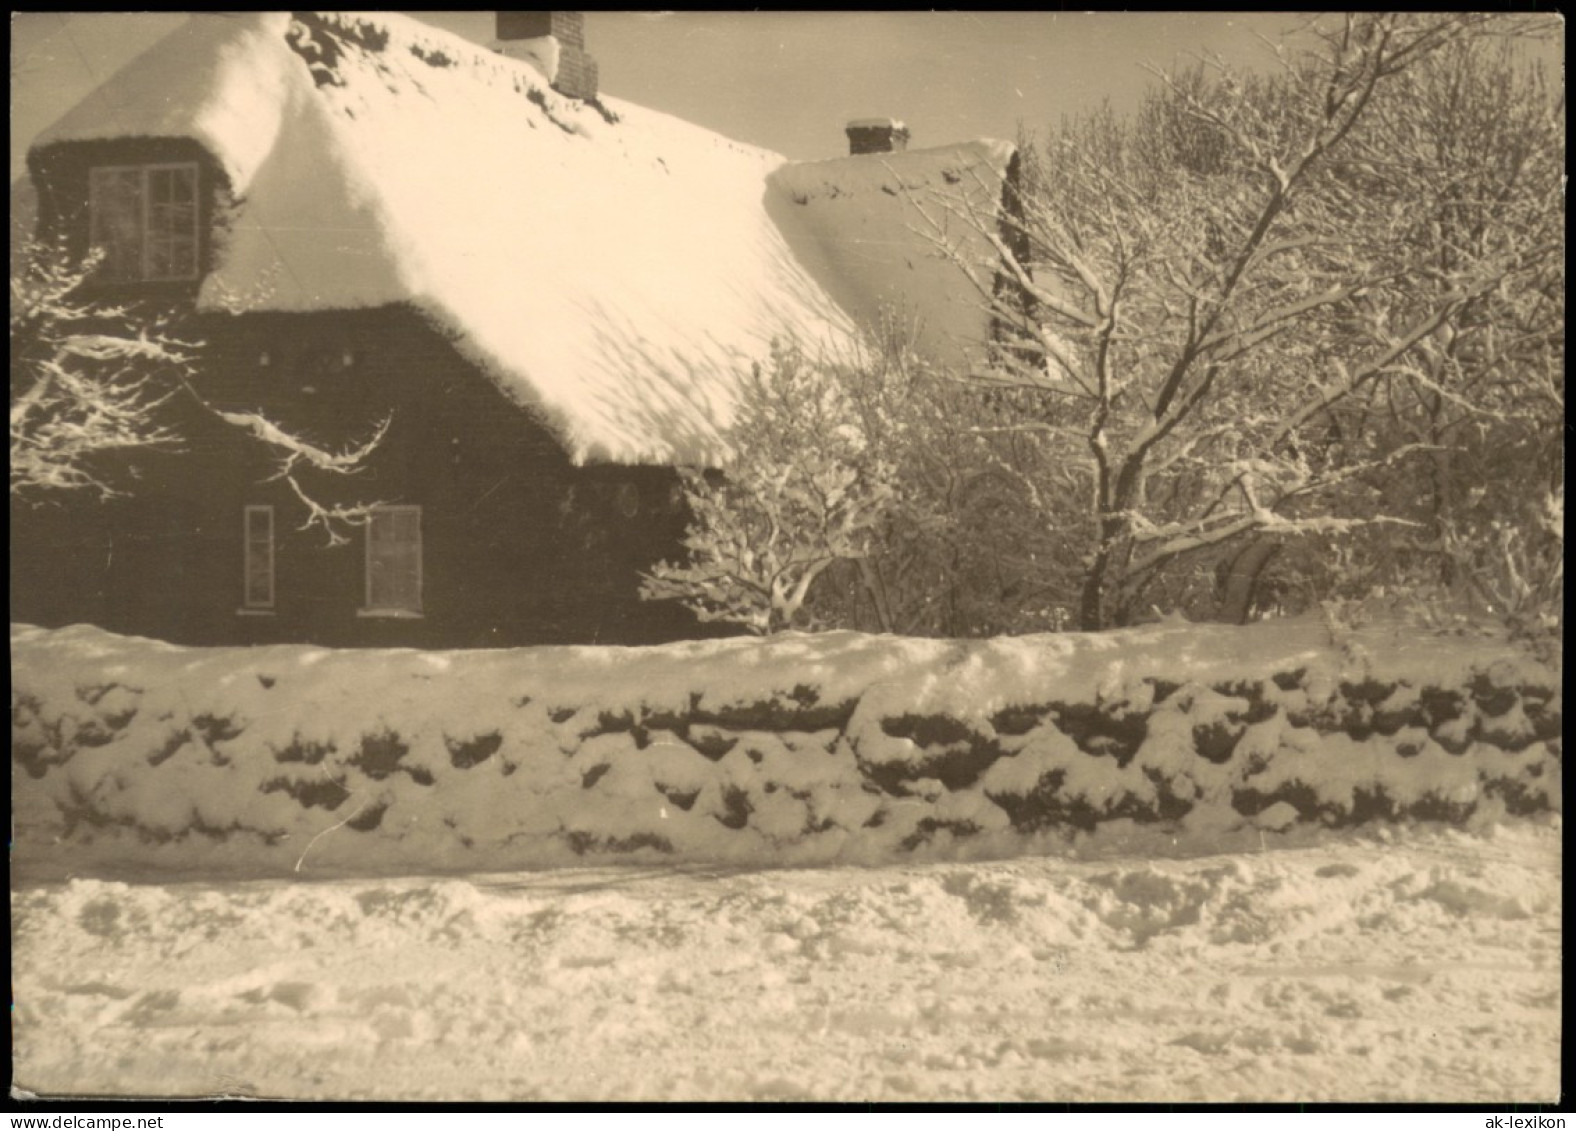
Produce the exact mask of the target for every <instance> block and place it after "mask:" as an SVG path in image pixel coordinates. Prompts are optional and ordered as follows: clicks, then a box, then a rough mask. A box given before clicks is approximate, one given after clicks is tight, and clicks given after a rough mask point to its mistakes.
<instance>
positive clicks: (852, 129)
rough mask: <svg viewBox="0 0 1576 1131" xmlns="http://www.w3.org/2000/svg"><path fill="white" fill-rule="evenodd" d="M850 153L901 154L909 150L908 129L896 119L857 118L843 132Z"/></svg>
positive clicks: (855, 155) (854, 155)
mask: <svg viewBox="0 0 1576 1131" xmlns="http://www.w3.org/2000/svg"><path fill="white" fill-rule="evenodd" d="M843 132H844V133H846V134H847V135H848V153H849V156H851V157H858V156H859V155H860V154H861V153H901V152H902V151H903V150H905V149H907V148H908V127H907V126H905V125H904V124H903V123H902V122H900V121H898V120H897V119H896V118H855V119H854V120H853V121H852V122H849V123H848V126H847V127H846V128H845V129H844V130H843Z"/></svg>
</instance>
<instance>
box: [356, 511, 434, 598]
mask: <svg viewBox="0 0 1576 1131" xmlns="http://www.w3.org/2000/svg"><path fill="white" fill-rule="evenodd" d="M367 605H368V607H369V608H372V609H400V610H403V611H406V612H420V611H421V508H419V507H398V508H394V507H389V508H384V509H380V510H376V511H373V512H372V520H371V523H370V524H369V525H368V527H367Z"/></svg>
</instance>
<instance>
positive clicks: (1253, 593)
mask: <svg viewBox="0 0 1576 1131" xmlns="http://www.w3.org/2000/svg"><path fill="white" fill-rule="evenodd" d="M1280 548H1281V544H1280V543H1279V542H1272V541H1270V540H1268V539H1264V538H1255V539H1253V540H1251V541H1250V542H1248V544H1247V545H1246V546H1244V547H1243V548H1242V549H1241V550H1238V551H1237V553H1236V554H1234V555H1232V557H1231V558H1230V559H1229V560H1228V561H1227V562H1226V565H1225V569H1223V570H1221V571H1220V572H1219V573H1217V574H1216V575H1215V585H1216V592H1217V593H1218V594H1219V595H1220V597H1219V601H1218V603H1217V605H1216V609H1215V619H1216V620H1218V621H1223V622H1225V623H1226V624H1247V623H1248V616H1249V614H1251V613H1252V612H1253V601H1254V598H1255V597H1257V596H1258V588H1259V578H1260V577H1261V576H1263V573H1264V567H1265V566H1267V565H1269V564H1270V562H1271V560H1273V559H1274V557H1275V555H1276V554H1278V553H1279V552H1280Z"/></svg>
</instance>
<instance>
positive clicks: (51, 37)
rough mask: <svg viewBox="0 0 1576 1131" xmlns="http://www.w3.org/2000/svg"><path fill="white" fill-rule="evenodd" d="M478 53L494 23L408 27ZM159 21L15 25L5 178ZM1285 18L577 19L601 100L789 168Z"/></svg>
mask: <svg viewBox="0 0 1576 1131" xmlns="http://www.w3.org/2000/svg"><path fill="white" fill-rule="evenodd" d="M410 14H411V15H414V16H416V17H417V18H419V19H423V20H426V21H428V22H430V23H433V24H436V25H438V26H441V27H445V28H447V29H449V30H451V31H454V32H456V33H458V34H460V35H463V36H465V37H467V38H469V39H472V40H475V41H476V42H479V43H486V42H488V41H490V40H491V38H492V35H493V18H492V13H490V12H413V13H410ZM182 19H184V17H183V16H180V15H174V14H168V13H151V14H150V13H140V14H98V13H94V14H74V15H68V14H64V13H58V12H47V13H21V14H13V16H12V40H11V87H12V91H11V92H12V134H11V175H12V177H13V179H14V178H15V177H16V176H17V175H18V174H19V173H20V172H21V170H22V167H23V166H22V159H23V155H25V153H26V151H27V146H28V144H29V143H30V142H31V140H32V138H33V136H34V135H35V134H37V133H38V131H39V130H41V129H43V128H44V127H45V126H47V125H48V124H49V123H51V122H52V121H54V120H55V119H56V118H58V117H59V116H60V115H61V114H63V113H64V112H65V111H66V110H67V109H69V108H70V106H71V105H72V104H73V103H75V102H76V101H77V100H78V99H80V98H81V97H82V96H83V95H84V94H85V93H86V92H87V91H88V90H90V89H92V88H93V86H95V85H96V84H97V83H99V82H101V81H102V80H103V79H104V78H106V77H108V76H109V75H110V74H112V73H114V71H115V70H116V69H117V68H118V67H119V66H120V65H121V64H122V63H124V62H125V61H126V60H128V59H129V58H131V57H132V56H134V55H135V54H137V53H139V52H141V51H142V50H144V49H146V48H147V47H149V46H151V45H152V44H153V43H155V42H156V41H157V40H158V39H160V38H161V37H162V36H164V35H165V34H166V33H168V32H169V31H170V30H171V29H172V28H174V27H176V26H177V25H178V24H179V23H180V22H181V20H182ZM1300 22H1301V20H1300V18H1299V17H1297V16H1295V15H1287V14H1276V15H1243V14H1241V13H1137V14H1124V13H1094V14H1085V13H1068V12H1038V13H1035V12H968V13H958V12H875V13H872V12H834V13H806V12H764V13H754V12H736V13H725V12H671V13H640V12H590V13H588V14H587V16H586V39H587V44H586V45H587V48H588V49H589V50H590V51H591V53H592V55H594V56H595V57H596V59H597V61H598V63H599V65H600V68H601V78H602V89H603V90H604V91H605V92H607V93H608V94H611V95H615V96H617V97H620V98H624V99H628V100H629V101H631V102H637V103H640V104H641V105H644V106H649V107H652V108H654V109H658V110H665V111H667V112H669V113H672V114H676V115H678V116H679V117H682V118H686V119H688V120H689V121H692V122H696V123H698V124H700V125H703V126H707V127H709V128H711V129H714V130H716V131H717V132H719V133H722V134H725V135H727V136H728V137H732V138H736V139H738V140H740V141H747V142H752V143H754V144H756V145H761V146H765V147H766V148H768V149H774V150H776V151H778V152H779V153H783V154H785V155H787V156H789V157H794V158H802V159H811V158H819V157H834V156H837V155H839V154H841V153H843V152H844V151H845V148H844V147H845V145H846V142H845V139H844V137H843V132H842V127H843V124H844V123H845V122H846V121H847V120H848V119H850V118H863V117H876V116H892V117H897V118H901V119H903V120H904V121H906V122H907V123H908V126H909V128H910V129H911V130H912V132H913V141H912V143H911V144H913V145H914V146H916V147H919V146H925V145H942V144H946V143H947V142H952V141H960V140H964V139H968V138H975V137H1006V138H1011V137H1013V136H1014V134H1015V132H1016V130H1017V128H1018V124H1019V122H1020V121H1021V122H1023V123H1025V124H1027V125H1029V126H1031V127H1036V128H1038V127H1043V126H1045V125H1048V124H1050V123H1052V122H1054V121H1056V120H1057V119H1058V118H1059V117H1060V116H1061V115H1062V114H1064V113H1068V112H1073V111H1077V110H1079V109H1082V108H1085V107H1089V106H1093V105H1098V104H1099V102H1100V101H1101V100H1103V99H1106V98H1109V99H1110V100H1111V101H1112V102H1113V104H1115V105H1116V106H1117V107H1118V108H1119V109H1126V108H1129V107H1131V106H1133V105H1134V104H1135V103H1136V101H1137V99H1138V97H1139V95H1140V93H1141V91H1142V90H1143V89H1144V87H1145V86H1146V85H1148V84H1149V83H1150V82H1151V81H1153V80H1152V79H1151V77H1150V76H1149V74H1148V73H1147V72H1146V71H1145V70H1144V66H1145V65H1146V64H1150V65H1157V66H1166V65H1169V64H1171V63H1173V62H1174V61H1177V60H1178V59H1186V58H1189V57H1191V56H1193V55H1196V54H1197V53H1198V52H1200V51H1205V50H1210V51H1215V52H1218V53H1220V54H1221V55H1222V56H1224V57H1225V58H1227V59H1229V60H1233V61H1236V62H1242V63H1256V62H1259V61H1262V60H1263V59H1264V58H1265V57H1266V56H1265V49H1264V47H1263V45H1262V44H1261V43H1260V42H1259V41H1258V39H1257V38H1256V34H1264V35H1274V34H1276V33H1277V32H1279V31H1281V30H1283V29H1286V28H1288V27H1295V26H1296V25H1297V24H1298V23H1300Z"/></svg>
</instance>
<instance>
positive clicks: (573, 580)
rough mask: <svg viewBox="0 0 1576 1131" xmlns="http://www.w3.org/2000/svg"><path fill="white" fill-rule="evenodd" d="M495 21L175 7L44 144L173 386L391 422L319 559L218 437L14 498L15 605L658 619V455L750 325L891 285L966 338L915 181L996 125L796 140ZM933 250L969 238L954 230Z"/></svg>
mask: <svg viewBox="0 0 1576 1131" xmlns="http://www.w3.org/2000/svg"><path fill="white" fill-rule="evenodd" d="M498 32H499V36H500V40H501V42H500V44H499V45H498V48H497V49H496V50H487V49H484V48H481V47H478V46H476V45H474V44H471V43H469V42H467V41H465V40H463V39H460V38H458V37H455V36H451V35H448V34H446V33H443V32H441V31H438V30H436V29H433V28H430V27H427V26H425V25H422V24H420V23H417V22H415V21H412V20H408V19H405V18H403V17H399V16H393V15H381V14H380V15H376V16H374V15H369V14H364V13H358V14H349V15H334V14H307V13H296V14H293V15H288V14H254V13H230V14H223V15H220V14H206V15H198V16H194V17H192V18H191V19H190V21H189V22H187V23H186V24H185V25H184V26H183V27H181V28H180V29H178V30H177V31H176V32H174V33H173V34H171V35H170V36H169V37H167V38H166V39H164V40H163V41H161V42H160V43H158V44H157V45H155V46H154V47H153V48H152V49H150V50H149V51H147V52H146V53H144V54H143V55H141V56H140V57H138V58H136V59H134V60H133V61H132V62H130V63H129V64H128V65H127V66H126V67H125V68H123V69H122V70H121V71H120V72H119V73H117V74H115V75H114V76H112V77H111V78H109V79H108V80H107V81H105V82H104V83H103V84H102V85H101V86H100V87H98V88H97V89H96V90H95V91H94V92H93V93H92V94H91V95H90V96H89V97H87V98H86V99H85V100H83V101H82V102H81V103H79V104H78V105H77V106H76V107H75V108H74V109H72V110H71V111H69V112H68V113H67V114H66V115H65V116H64V117H63V118H61V119H60V120H59V121H58V122H57V123H55V124H54V125H53V126H52V127H51V128H50V129H48V130H46V131H45V132H44V133H43V134H42V135H40V136H39V138H38V139H37V140H36V142H35V143H34V145H33V146H32V148H31V150H30V152H29V170H30V174H31V180H32V188H33V190H34V191H35V192H36V194H37V201H38V214H39V230H40V232H41V233H42V234H44V235H48V236H58V237H63V238H65V239H66V240H67V242H68V243H69V244H70V245H71V246H72V248H73V250H74V251H76V252H78V253H85V252H86V251H87V250H88V249H89V248H90V247H93V246H98V247H102V248H104V249H105V251H106V258H105V260H104V263H103V266H102V268H101V270H100V277H99V279H98V281H97V283H96V286H97V287H98V288H99V289H100V291H101V293H102V294H103V295H105V296H107V297H111V298H113V299H115V300H117V301H130V302H139V303H148V304H150V305H156V306H160V307H168V308H171V309H174V310H176V311H179V312H181V313H183V314H184V315H185V317H186V326H187V327H188V330H187V332H188V333H189V334H191V335H192V336H195V337H196V338H198V339H200V340H201V341H202V342H203V343H205V344H204V348H203V350H202V353H201V372H200V375H199V378H198V386H199V389H200V391H201V392H202V394H203V396H204V397H206V398H207V399H209V400H210V401H211V402H212V403H214V404H216V405H220V406H223V407H226V408H232V409H242V408H244V409H248V410H261V411H262V412H263V413H264V414H266V415H267V416H268V417H269V418H271V419H274V420H277V421H279V422H280V423H282V424H284V425H286V426H287V427H290V428H292V429H294V430H296V431H298V432H300V433H301V434H304V435H306V436H309V437H311V438H313V439H314V440H315V441H317V442H319V443H322V444H324V445H325V446H342V445H343V444H345V443H347V442H350V441H352V440H356V439H360V438H364V437H365V436H366V435H367V434H368V433H369V432H370V431H371V430H372V429H373V427H374V426H375V425H376V423H377V422H378V421H379V420H381V419H383V418H384V417H385V416H388V417H390V418H391V420H392V424H391V426H390V429H389V431H388V433H387V435H386V436H385V438H384V440H383V442H382V443H381V444H380V445H379V447H378V448H377V450H376V451H375V452H374V453H373V455H372V457H371V460H370V462H369V466H368V468H367V470H366V471H365V473H364V474H363V475H362V476H360V477H358V478H357V479H355V480H354V481H352V483H351V486H352V487H353V488H354V490H355V493H356V494H357V495H358V496H359V497H361V498H363V499H365V498H373V499H376V500H378V501H379V502H380V503H381V504H383V505H382V506H381V507H380V508H379V509H378V510H377V511H375V512H374V514H373V516H372V519H371V521H370V523H369V524H368V525H367V526H366V527H365V528H364V529H363V530H362V531H361V532H360V533H359V534H358V536H357V538H356V539H355V540H353V541H352V542H351V543H350V544H348V545H342V546H338V547H327V546H325V545H324V538H323V536H322V534H321V533H320V532H318V531H308V532H300V531H297V530H296V520H298V519H299V517H300V514H299V505H298V500H296V499H295V498H294V496H293V495H292V494H291V492H290V491H289V489H288V488H287V487H286V486H284V485H283V484H281V483H278V482H268V481H267V477H268V472H269V470H270V469H269V466H268V464H267V462H266V460H264V459H263V458H262V457H261V456H260V455H259V454H258V453H257V452H256V451H252V452H250V454H248V453H247V451H246V450H245V448H244V445H239V444H233V443H228V442H226V441H225V439H224V438H223V437H222V436H219V435H215V437H214V438H213V439H212V440H211V442H210V441H208V440H206V439H201V438H199V439H197V440H195V441H194V442H193V443H192V444H191V445H189V447H190V448H191V449H192V450H188V451H187V452H185V453H183V454H180V455H178V456H169V457H145V458H144V460H143V463H142V466H140V467H139V468H138V474H139V475H140V476H141V477H142V480H141V486H139V489H138V490H137V491H136V493H135V496H134V498H132V499H131V500H129V501H125V502H121V503H117V504H115V505H112V506H107V507H103V508H94V509H92V510H91V511H90V510H88V509H83V508H75V507H73V508H67V509H63V510H62V509H59V508H54V509H46V510H43V511H37V510H29V509H26V508H22V509H19V508H18V507H17V506H16V505H15V504H14V505H13V512H12V525H13V547H14V548H13V553H12V603H13V610H12V616H13V619H24V620H31V621H34V622H41V623H46V624H47V623H61V622H66V621H74V620H92V621H96V622H98V623H101V624H104V625H106V626H109V627H112V628H116V629H119V630H122V631H131V632H138V633H144V634H148V635H153V636H158V637H163V638H166V639H172V640H177V641H183V642H196V643H230V642H248V641H268V640H305V641H317V642H323V643H333V644H412V645H420V646H467V645H483V644H492V643H525V642H538V641H586V642H590V641H600V642H604V643H606V642H637V641H644V640H654V639H660V638H669V637H673V636H679V635H684V634H686V633H688V632H691V631H692V630H693V628H694V625H693V623H692V621H691V620H690V617H689V614H687V613H686V612H684V611H683V610H681V609H678V608H675V607H672V606H669V605H665V604H650V603H642V602H640V601H639V600H638V597H637V579H638V575H639V573H640V572H641V571H642V570H643V569H646V568H649V566H650V565H651V564H652V563H653V562H655V561H657V560H659V559H661V558H664V557H673V556H675V555H676V554H677V553H678V546H677V543H678V538H679V537H680V535H681V534H682V530H683V526H684V517H685V516H684V514H683V508H682V499H681V496H680V494H679V492H678V491H677V489H676V476H675V475H674V473H673V471H672V468H673V467H674V466H675V465H686V464H688V465H696V464H702V465H717V464H723V463H725V462H726V458H727V451H726V442H725V435H726V429H727V425H728V422H729V420H730V418H731V414H732V412H733V410H734V405H735V396H736V390H737V381H738V379H739V377H740V375H741V374H742V373H744V372H747V371H748V367H749V365H750V363H751V362H752V361H754V360H756V359H759V358H761V357H763V356H764V355H765V353H766V350H767V348H768V346H769V344H770V342H771V341H772V340H773V339H774V338H779V337H787V336H792V337H795V338H797V339H798V340H799V341H800V342H801V343H803V344H805V345H806V346H807V348H810V349H812V350H814V349H823V348H824V349H826V350H829V351H836V350H839V349H843V348H846V346H847V345H848V344H849V343H850V342H851V340H852V339H853V337H854V335H856V334H857V332H858V328H859V324H860V322H861V321H863V320H866V319H869V318H871V317H874V316H876V315H877V314H878V313H879V312H880V311H881V310H883V309H884V308H887V307H889V306H895V307H897V308H898V309H899V310H900V311H902V312H903V313H905V314H906V315H908V316H910V317H911V318H912V319H914V320H916V321H917V322H918V323H919V324H920V325H921V326H922V332H923V333H924V334H925V335H926V336H927V337H928V339H929V343H930V345H931V346H932V347H934V348H936V349H939V350H942V351H949V350H950V351H964V350H967V349H970V348H972V347H973V346H977V345H978V343H979V342H980V341H981V340H982V339H983V338H984V337H985V336H986V334H987V331H988V325H987V324H986V320H985V316H984V315H983V314H982V313H981V312H980V309H979V307H978V305H977V303H976V302H975V297H976V296H975V294H974V293H973V286H972V285H971V284H970V282H969V281H968V279H967V278H966V277H965V276H964V275H963V273H961V272H959V271H958V270H957V269H956V268H955V267H954V266H952V265H950V264H948V263H947V262H945V260H944V259H943V258H942V257H940V256H938V255H937V254H936V251H935V248H934V247H933V246H932V244H931V239H930V237H933V236H934V235H935V234H936V233H935V231H934V230H933V227H932V223H931V222H932V221H934V220H935V219H936V217H937V216H938V215H942V213H939V212H926V213H924V214H922V213H921V212H920V211H919V209H918V207H917V205H916V203H915V202H916V201H917V200H919V199H921V198H922V197H923V196H924V195H925V194H926V193H927V192H928V191H929V190H931V189H936V190H946V191H950V192H953V193H954V194H957V193H961V194H962V196H963V197H964V198H966V199H968V200H969V201H970V202H971V206H972V207H975V208H977V209H978V210H979V211H980V212H981V213H982V214H992V213H994V212H995V211H996V210H997V209H998V207H999V205H1000V204H1001V201H1002V199H1003V197H1004V195H1009V194H1010V183H1011V178H1012V177H1013V176H1014V175H1015V169H1014V166H1015V155H1014V152H1013V149H1012V147H1011V146H1010V145H1008V144H1007V143H1004V142H989V141H982V142H971V143H967V144H961V145H953V146H947V147H943V148H939V149H928V150H912V151H904V150H902V147H901V141H902V140H904V139H906V130H904V131H902V132H901V134H899V133H898V130H899V129H900V127H897V128H894V129H891V130H889V131H887V132H888V133H889V135H892V136H893V137H895V138H896V140H897V142H898V144H895V145H889V146H888V147H887V151H886V152H874V153H865V154H864V155H860V156H849V157H845V158H840V159H837V160H831V161H820V162H812V163H800V164H791V163H788V162H786V161H785V160H784V159H783V158H782V157H780V156H778V155H776V154H773V153H770V152H767V151H764V150H761V149H757V148H753V147H750V146H746V145H741V144H738V143H735V142H733V141H730V140H728V139H726V138H723V137H720V136H718V135H716V134H713V133H710V132H708V131H706V130H704V129H701V128H699V127H696V126H693V125H690V124H687V123H685V122H682V121H678V120H676V119H673V118H671V117H668V116H666V115H663V114H659V113H656V112H653V111H649V110H645V109H642V108H640V107H637V106H633V105H629V104H626V103H623V102H620V101H618V100H615V99H612V98H605V97H598V96H597V93H596V84H597V74H596V65H595V62H594V61H593V60H592V58H591V56H590V54H589V53H588V51H587V50H586V44H585V42H584V40H583V38H582V36H583V25H582V22H581V21H580V20H579V19H578V18H577V17H576V16H575V15H574V14H573V13H499V15H498ZM856 130H857V131H858V137H857V139H856V137H855V131H856ZM881 133H882V127H881V124H880V123H879V122H859V123H854V124H853V125H851V126H850V131H849V134H850V138H851V139H855V140H856V145H857V146H858V147H861V148H872V147H873V148H874V149H876V150H881V149H882V146H881V145H880V144H879V135H880V134H881ZM872 139H875V140H874V141H873V140H872ZM927 217H928V218H927ZM943 223H944V224H945V223H946V221H945V220H943ZM947 238H948V239H953V240H955V241H957V242H958V243H959V246H961V247H962V248H963V249H964V250H965V251H966V252H967V253H968V254H971V255H974V256H976V257H977V259H978V260H979V262H980V263H982V264H988V262H989V261H990V257H991V250H990V245H989V242H988V241H987V240H985V239H984V238H983V237H981V236H979V235H978V233H975V232H973V231H971V230H970V227H969V225H966V224H954V225H953V227H952V230H951V232H950V234H948V236H947Z"/></svg>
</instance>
